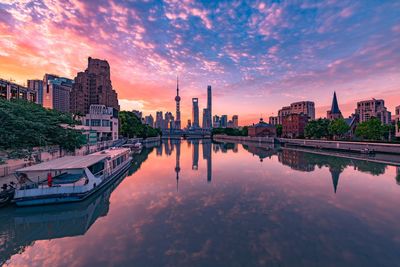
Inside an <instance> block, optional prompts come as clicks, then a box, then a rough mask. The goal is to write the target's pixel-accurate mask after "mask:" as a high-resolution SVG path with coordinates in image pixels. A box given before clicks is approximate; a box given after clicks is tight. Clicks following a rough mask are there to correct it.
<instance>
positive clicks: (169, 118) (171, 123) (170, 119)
mask: <svg viewBox="0 0 400 267" xmlns="http://www.w3.org/2000/svg"><path fill="white" fill-rule="evenodd" d="M164 117H165V118H164V127H162V129H173V128H175V118H174V115H172V112H169V111H167V112H165V115H164Z"/></svg>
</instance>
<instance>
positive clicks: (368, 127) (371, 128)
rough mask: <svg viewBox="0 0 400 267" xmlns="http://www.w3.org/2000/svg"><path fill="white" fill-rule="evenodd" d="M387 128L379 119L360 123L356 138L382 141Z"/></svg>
mask: <svg viewBox="0 0 400 267" xmlns="http://www.w3.org/2000/svg"><path fill="white" fill-rule="evenodd" d="M386 128H387V127H385V126H384V125H382V123H381V121H380V120H379V119H377V118H371V119H369V120H368V121H365V122H362V123H360V124H359V125H358V126H357V128H356V132H355V134H356V136H357V137H360V138H363V139H367V140H381V139H382V138H383V136H384V134H385V132H386Z"/></svg>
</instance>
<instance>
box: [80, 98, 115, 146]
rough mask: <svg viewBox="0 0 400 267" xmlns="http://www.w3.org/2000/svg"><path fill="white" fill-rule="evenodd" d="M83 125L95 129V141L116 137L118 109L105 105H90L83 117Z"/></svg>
mask: <svg viewBox="0 0 400 267" xmlns="http://www.w3.org/2000/svg"><path fill="white" fill-rule="evenodd" d="M84 125H85V126H87V127H89V129H90V130H93V131H96V133H97V141H108V140H117V139H118V127H119V123H118V110H117V109H115V108H113V107H106V106H105V105H91V106H90V108H89V113H88V114H86V116H85V117H84Z"/></svg>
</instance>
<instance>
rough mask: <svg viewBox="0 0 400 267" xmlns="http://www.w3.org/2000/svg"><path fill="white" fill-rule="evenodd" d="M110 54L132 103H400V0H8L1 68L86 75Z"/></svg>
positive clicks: (0, 72)
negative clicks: (209, 98)
mask: <svg viewBox="0 0 400 267" xmlns="http://www.w3.org/2000/svg"><path fill="white" fill-rule="evenodd" d="M89 56H91V57H94V58H101V59H106V60H108V62H109V63H110V65H111V77H112V82H113V86H114V88H115V89H116V91H117V92H118V97H119V100H120V105H121V107H122V108H123V109H128V110H130V109H140V110H142V111H143V112H144V113H145V114H146V115H147V114H149V113H152V114H153V116H154V115H155V111H156V110H162V111H164V112H165V111H167V110H168V111H173V112H174V109H175V102H174V97H175V88H176V85H175V81H176V75H177V74H178V75H179V79H180V88H181V96H182V101H181V105H182V109H183V111H182V117H183V123H182V125H183V126H185V125H186V120H187V119H188V118H190V116H191V98H192V97H199V98H200V100H199V102H200V108H204V107H205V105H206V88H207V85H208V84H210V85H212V87H213V96H214V98H213V112H214V114H228V115H229V116H231V115H233V114H238V115H239V121H240V124H241V125H244V124H248V123H252V122H256V121H257V120H258V118H259V117H260V116H263V117H264V118H265V119H267V118H268V116H270V115H276V114H277V111H278V109H279V108H281V107H282V106H284V105H287V104H290V103H291V102H295V101H301V100H311V101H315V103H316V108H317V116H325V114H326V110H327V109H329V106H330V104H331V101H332V94H333V91H334V90H336V92H337V95H338V101H339V107H340V108H341V110H342V113H343V114H344V116H345V117H347V116H349V115H350V113H351V112H354V108H355V105H356V101H358V100H365V99H368V98H372V97H375V98H383V99H384V100H385V101H386V105H387V107H388V108H389V110H390V111H392V112H394V107H395V106H396V105H400V1H383V0H376V1H369V0H360V1H345V0H336V1H335V0H328V1H312V0H309V1H297V0H293V1H171V0H168V1H128V0H125V1H124V0H113V1H106V0H87V1H84V0H63V1H61V0H60V1H56V0H35V1H27V0H20V1H14V0H0V78H3V79H10V78H12V79H13V80H15V81H16V82H18V83H21V84H24V83H26V79H33V78H42V77H43V75H44V74H45V73H53V74H58V75H61V76H65V77H69V78H74V77H75V75H76V73H77V72H78V71H82V70H84V69H85V68H86V65H87V58H88V57H89Z"/></svg>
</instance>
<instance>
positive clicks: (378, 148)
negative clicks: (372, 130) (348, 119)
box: [277, 138, 400, 154]
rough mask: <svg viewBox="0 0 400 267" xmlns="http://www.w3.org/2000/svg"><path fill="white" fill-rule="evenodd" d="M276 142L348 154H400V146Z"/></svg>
mask: <svg viewBox="0 0 400 267" xmlns="http://www.w3.org/2000/svg"><path fill="white" fill-rule="evenodd" d="M277 140H278V141H279V143H281V144H284V145H289V146H301V147H311V148H319V149H333V150H341V151H348V152H365V151H369V152H379V153H390V154H400V144H390V143H372V142H371V143H370V142H348V141H326V140H309V139H288V138H279V139H277Z"/></svg>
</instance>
